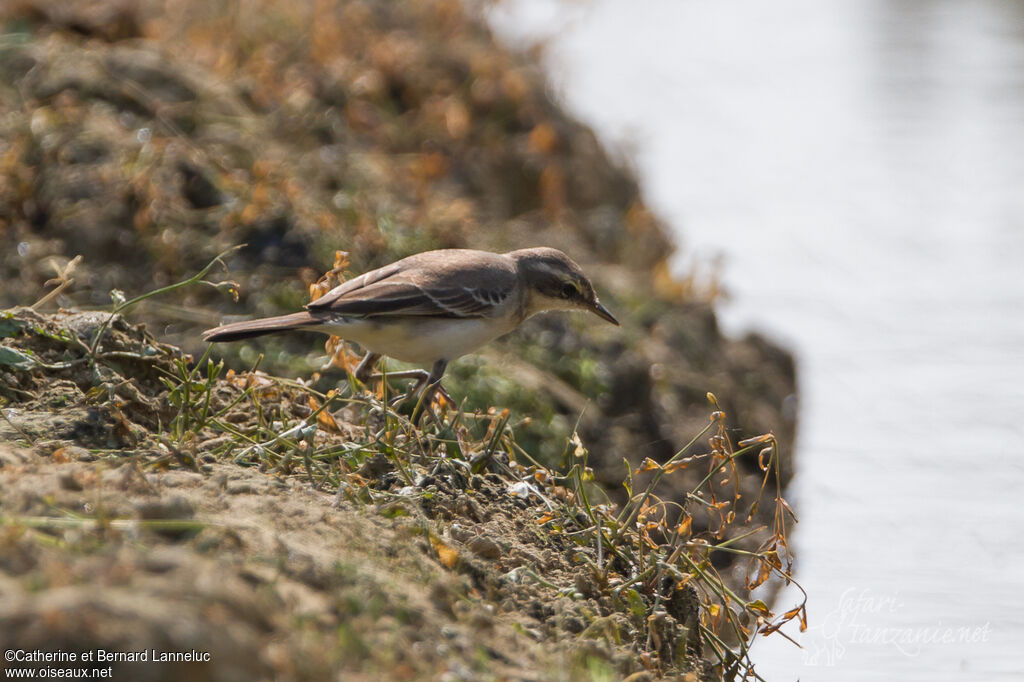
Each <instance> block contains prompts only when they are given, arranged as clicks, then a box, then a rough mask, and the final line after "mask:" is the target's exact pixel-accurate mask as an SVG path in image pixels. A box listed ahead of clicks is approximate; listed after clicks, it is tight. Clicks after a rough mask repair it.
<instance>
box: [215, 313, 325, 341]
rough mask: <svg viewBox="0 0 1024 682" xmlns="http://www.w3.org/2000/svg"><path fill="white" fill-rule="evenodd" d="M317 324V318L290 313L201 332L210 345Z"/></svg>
mask: <svg viewBox="0 0 1024 682" xmlns="http://www.w3.org/2000/svg"><path fill="white" fill-rule="evenodd" d="M319 322H320V320H319V319H318V318H316V317H314V316H313V315H311V314H309V313H308V312H306V311H303V312H300V313H291V314H290V315H279V316H277V317H264V318H263V319H260V320H244V321H242V322H232V323H231V324H224V325H221V326H219V327H214V328H213V329H207V330H206V331H205V332H203V340H204V341H209V342H211V343H215V342H218V341H240V340H242V339H251V338H253V337H255V336H263V335H265V334H274V333H276V332H283V331H288V330H291V329H302V328H303V327H308V326H311V325H315V324H317V323H319Z"/></svg>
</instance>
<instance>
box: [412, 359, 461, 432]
mask: <svg viewBox="0 0 1024 682" xmlns="http://www.w3.org/2000/svg"><path fill="white" fill-rule="evenodd" d="M447 368H448V361H447V360H438V361H437V362H435V363H434V366H433V367H432V368H431V369H430V374H429V375H428V376H427V385H426V388H424V389H423V393H422V394H420V399H419V401H417V403H416V408H415V409H414V410H413V411H412V418H411V419H412V423H413V424H415V423H417V422H418V421H419V419H420V417H421V416H422V413H423V408H425V407H426V408H429V407H430V401H431V400H433V398H434V394H435V393H436V392H437V391H438V390H440V391H442V393H441V395H443V396H444V397H445V398H447V399H448V400H449V401H450V402H452V403H453V404H454V402H455V401H453V400H452V399H451V396H449V395H448V392H447V391H445V390H444V388H443V387H442V386H441V377H443V376H444V371H445V370H446V369H447ZM435 421H436V418H435Z"/></svg>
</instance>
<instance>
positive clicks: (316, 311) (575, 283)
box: [203, 247, 619, 405]
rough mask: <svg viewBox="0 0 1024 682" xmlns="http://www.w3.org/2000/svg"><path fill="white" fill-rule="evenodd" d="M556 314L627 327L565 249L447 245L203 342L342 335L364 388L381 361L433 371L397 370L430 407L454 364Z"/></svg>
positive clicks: (212, 333)
mask: <svg viewBox="0 0 1024 682" xmlns="http://www.w3.org/2000/svg"><path fill="white" fill-rule="evenodd" d="M547 310H589V311H590V312H592V313H594V314H596V315H597V316H598V317H600V318H602V319H604V320H607V321H608V322H611V323H612V324H615V325H617V324H619V322H618V320H616V319H615V317H613V316H612V314H611V313H610V312H608V309H607V308H605V307H604V306H603V305H601V302H600V301H599V300H598V299H597V294H596V293H595V292H594V285H593V284H591V283H590V280H589V279H587V277H586V275H584V274H583V271H582V270H581V269H580V266H579V265H577V264H576V263H575V262H573V260H572V259H571V258H569V257H568V256H566V255H565V254H564V253H562V252H561V251H559V250H557V249H551V248H544V247H541V248H533V249H520V250H518V251H511V252H509V253H505V254H498V253H489V252H487V251H474V250H470V249H442V250H438V251H426V252H424V253H418V254H415V255H413V256H409V257H408V258H403V259H402V260H400V261H397V262H395V263H392V264H391V265H385V266H384V267H381V268H378V269H376V270H371V271H370V272H367V273H365V274H363V275H360V276H359V277H356V278H355V279H351V280H349V281H347V282H345V283H343V284H341V285H339V286H337V287H335V288H334V289H332V290H331V291H329V292H327V293H326V294H325V295H323V296H322V297H320V298H318V299H316V300H315V301H312V302H311V303H309V304H308V305H307V306H306V309H305V310H304V311H302V312H298V313H292V314H290V315H280V316H278V317H267V318H263V319H259V320H249V321H245V322H233V323H231V324H225V325H223V326H220V327H216V328H214V329H208V330H207V331H205V332H204V333H203V338H204V339H205V340H207V341H238V340H239V339H248V338H252V337H254V336H262V335H264V334H276V333H278V332H284V331H292V330H304V331H316V332H323V333H325V334H331V335H334V336H339V337H341V338H343V339H346V340H348V341H354V342H355V343H357V344H359V345H360V346H362V348H363V349H364V350H365V351H366V355H365V356H364V357H363V359H362V361H360V363H359V366H358V367H357V368H356V371H355V373H354V374H355V377H356V378H357V379H358V380H359V381H361V382H364V383H365V382H366V381H368V380H369V379H374V378H379V376H380V375H375V374H372V372H373V368H374V365H376V363H377V361H378V360H379V359H380V357H381V356H382V355H386V356H388V357H391V358H394V359H396V360H401V361H403V362H409V363H413V364H426V365H431V370H430V372H429V373H428V372H426V371H424V370H411V371H406V372H391V373H389V374H388V376H390V377H395V378H415V379H417V381H416V383H415V385H414V386H413V387H412V388H411V389H410V390H409V392H408V394H407V396H412V395H414V394H415V392H416V391H417V390H419V389H420V387H422V386H424V385H425V388H424V393H423V395H422V396H421V398H420V404H421V405H429V404H430V400H431V398H432V396H433V394H434V392H435V391H436V390H437V389H438V388H439V386H440V382H441V377H442V376H443V375H444V371H445V369H446V368H447V366H448V363H449V362H451V361H452V360H454V359H456V358H458V357H460V356H462V355H465V354H467V353H470V352H472V351H474V350H476V349H477V348H479V347H480V346H482V345H484V344H485V343H487V342H489V341H493V340H494V339H496V338H498V337H499V336H502V335H503V334H507V333H508V332H510V331H512V330H513V329H515V328H516V327H518V326H519V325H520V324H522V323H523V321H524V320H526V319H528V318H530V317H532V316H533V315H536V314H537V313H540V312H543V311H547ZM441 390H442V391H443V389H441Z"/></svg>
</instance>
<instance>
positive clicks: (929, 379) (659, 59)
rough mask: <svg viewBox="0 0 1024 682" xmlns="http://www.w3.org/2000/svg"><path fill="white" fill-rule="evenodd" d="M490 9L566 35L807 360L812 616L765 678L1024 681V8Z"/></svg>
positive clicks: (703, 250) (511, 37) (667, 196)
mask: <svg viewBox="0 0 1024 682" xmlns="http://www.w3.org/2000/svg"><path fill="white" fill-rule="evenodd" d="M492 19H493V23H494V25H495V26H496V28H497V30H498V31H499V34H500V35H501V36H502V37H503V38H504V39H506V40H507V41H508V42H510V43H512V44H514V45H527V44H530V43H532V42H534V41H537V40H540V39H545V40H547V41H548V42H549V45H548V52H547V55H548V56H547V65H548V67H549V70H550V72H551V74H552V79H553V81H554V83H555V84H556V86H557V89H558V91H559V93H560V94H561V96H562V97H563V98H564V100H565V102H566V104H567V105H568V106H569V108H570V109H571V110H572V111H574V112H575V113H576V114H577V115H578V116H579V117H580V118H582V119H583V120H585V121H587V122H589V123H590V124H592V125H593V126H594V127H595V128H596V129H597V130H598V131H599V133H600V134H601V135H602V137H603V138H605V139H606V140H609V141H610V145H611V146H612V147H613V148H618V149H620V150H622V151H623V153H628V154H630V155H631V156H632V158H633V160H634V162H635V164H636V166H637V170H638V172H639V174H640V176H641V178H642V182H643V185H644V187H645V191H646V194H647V198H648V200H649V203H650V204H651V205H652V206H653V207H654V208H655V209H656V210H658V211H659V212H660V213H661V214H662V215H663V216H664V217H665V218H667V219H668V221H669V222H670V223H671V224H672V225H673V226H674V227H676V228H677V229H678V234H679V239H680V241H681V243H682V244H683V246H684V249H683V253H682V256H681V257H682V258H683V259H684V260H685V261H686V262H690V260H691V259H692V258H694V257H697V258H700V259H703V260H710V259H713V258H715V257H717V256H719V255H721V256H722V257H723V258H724V260H725V264H726V267H725V276H724V278H725V284H726V285H727V287H728V289H729V290H730V291H731V293H732V301H731V302H730V303H728V304H727V305H725V306H723V308H722V312H723V318H724V322H725V324H726V326H727V328H728V329H730V330H731V331H732V332H734V333H739V332H741V331H743V330H745V329H749V328H757V329H759V330H762V331H764V332H766V333H767V334H768V335H769V336H772V337H774V338H776V339H778V340H780V341H782V342H783V343H787V344H789V345H790V346H791V347H792V348H793V349H794V350H795V352H796V353H797V356H798V360H799V368H800V390H801V422H800V426H801V432H800V436H799V442H798V443H797V451H798V459H797V461H798V466H799V469H798V472H797V477H796V479H795V482H794V486H793V489H792V491H791V492H790V499H791V501H792V502H793V503H794V505H795V506H796V507H797V509H798V512H799V513H800V515H801V519H802V521H801V523H800V524H799V526H798V527H797V532H796V535H795V538H794V545H795V549H796V551H797V552H798V554H799V563H798V566H797V571H798V574H799V578H800V580H801V581H802V583H803V584H804V586H805V587H806V588H807V589H808V591H809V592H810V593H811V601H810V606H809V612H810V616H811V625H812V626H813V627H812V628H811V630H810V631H809V632H808V633H806V634H804V635H803V638H802V640H803V642H804V644H805V649H804V650H802V651H801V650H799V649H796V648H794V647H792V645H789V644H788V643H786V642H785V641H784V640H782V639H781V638H777V637H776V638H769V639H765V640H760V641H759V642H758V643H757V644H756V645H755V659H756V660H757V661H759V668H758V669H759V672H761V673H762V674H764V675H765V676H766V677H767V678H768V679H770V680H787V679H790V680H792V679H798V678H799V679H802V680H805V681H806V680H858V681H863V680H893V679H900V680H930V681H934V680H980V679H984V680H1019V679H1024V663H1022V660H1024V659H1022V657H1021V655H1020V653H1019V646H1020V643H1021V642H1024V541H1022V540H1021V534H1022V533H1024V504H1022V502H1021V500H1022V498H1024V452H1022V450H1024V427H1022V419H1024V3H1021V2H1000V1H996V0H987V1H985V0H978V1H974V2H952V1H949V0H946V1H943V0H920V1H915V0H901V1H889V2H882V1H881V0H875V1H874V2H871V1H861V2H839V1H838V0H833V1H823V0H775V1H774V2H771V3H763V2H755V1H753V0H734V1H732V2H720V1H712V0H702V1H700V2H697V1H694V0H657V1H656V0H648V1H646V2H643V3H632V2H616V1H615V0H605V1H594V2H589V1H588V2H563V3H558V2H547V1H544V2H541V1H539V0H505V2H503V3H501V4H500V5H499V6H498V8H497V9H496V10H495V11H494V12H493V15H492ZM683 265H684V263H683V262H681V263H680V267H681V268H682V267H683ZM785 599H786V597H785V595H784V596H783V600H785ZM793 635H794V636H797V633H795V632H794V633H793Z"/></svg>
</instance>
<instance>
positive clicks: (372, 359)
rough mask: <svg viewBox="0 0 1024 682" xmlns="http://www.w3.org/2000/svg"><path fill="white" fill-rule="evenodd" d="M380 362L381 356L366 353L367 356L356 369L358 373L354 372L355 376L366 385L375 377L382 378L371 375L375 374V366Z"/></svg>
mask: <svg viewBox="0 0 1024 682" xmlns="http://www.w3.org/2000/svg"><path fill="white" fill-rule="evenodd" d="M378 360H380V354H379V353H374V352H372V351H366V355H364V356H363V359H362V360H360V361H359V365H358V366H357V367H356V371H355V372H353V376H354V377H355V378H356V379H358V380H359V381H360V382H361V383H364V384H365V383H366V382H367V381H369V380H370V379H373V378H374V377H377V376H380V375H379V374H371V372H373V366H374V365H376V364H377V361H378Z"/></svg>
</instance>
